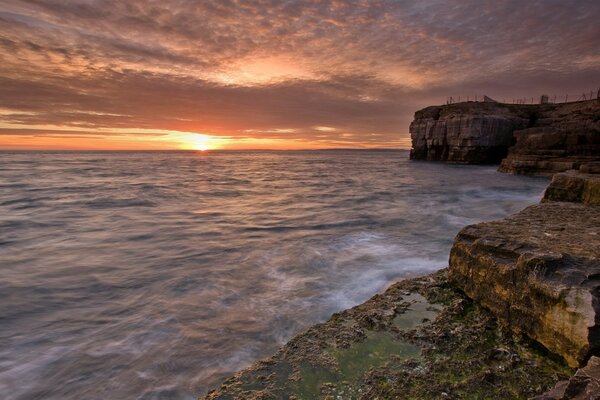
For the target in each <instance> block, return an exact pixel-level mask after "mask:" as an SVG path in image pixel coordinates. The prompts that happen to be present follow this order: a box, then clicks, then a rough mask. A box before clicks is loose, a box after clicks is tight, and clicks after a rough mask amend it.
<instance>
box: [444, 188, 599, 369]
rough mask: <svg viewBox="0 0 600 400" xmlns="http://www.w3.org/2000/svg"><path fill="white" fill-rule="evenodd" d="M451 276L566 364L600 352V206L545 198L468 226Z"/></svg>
mask: <svg viewBox="0 0 600 400" xmlns="http://www.w3.org/2000/svg"><path fill="white" fill-rule="evenodd" d="M552 193H557V191H556V190H554V191H553V190H551V191H550V194H548V195H547V196H549V197H551V196H554V194H552ZM450 278H451V280H452V281H453V282H454V283H455V284H457V285H458V286H459V287H461V288H462V289H463V290H464V292H465V293H466V294H467V295H468V296H469V297H471V298H472V299H474V300H475V301H477V302H479V303H480V304H482V305H483V306H484V307H486V308H488V309H490V310H491V311H492V312H493V313H494V314H495V315H497V316H498V318H499V319H500V320H501V321H503V322H504V323H506V324H507V325H508V326H510V327H511V328H512V329H514V330H516V331H520V332H523V333H525V334H526V335H528V336H529V337H530V338H532V339H534V340H536V341H537V342H539V343H541V344H543V345H544V346H545V347H546V348H547V349H549V350H551V351H552V352H554V353H556V354H558V355H560V356H562V357H563V358H564V359H565V360H566V361H567V362H568V363H569V365H571V366H578V365H580V364H581V363H583V362H585V361H586V360H587V358H588V357H589V356H590V355H592V354H594V353H596V354H597V353H598V352H599V351H600V207H597V206H589V205H585V204H582V203H566V202H552V201H548V202H545V203H543V204H540V205H535V206H531V207H528V208H526V209H524V210H523V211H521V212H519V213H517V214H515V215H513V216H511V217H509V218H507V219H504V220H501V221H494V222H486V223H481V224H477V225H471V226H468V227H466V228H464V229H463V230H461V231H460V232H459V234H458V235H457V237H456V239H455V242H454V245H453V247H452V250H451V253H450Z"/></svg>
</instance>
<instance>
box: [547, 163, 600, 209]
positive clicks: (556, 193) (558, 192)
mask: <svg viewBox="0 0 600 400" xmlns="http://www.w3.org/2000/svg"><path fill="white" fill-rule="evenodd" d="M542 201H543V202H545V201H573V202H579V203H585V204H591V205H600V174H596V175H593V174H583V173H579V172H577V171H569V172H565V173H561V174H556V175H554V176H553V177H552V182H550V185H549V186H548V188H546V192H545V193H544V198H543V199H542Z"/></svg>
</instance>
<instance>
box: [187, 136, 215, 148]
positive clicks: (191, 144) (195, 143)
mask: <svg viewBox="0 0 600 400" xmlns="http://www.w3.org/2000/svg"><path fill="white" fill-rule="evenodd" d="M187 142H188V143H187V144H188V148H190V149H192V150H198V151H206V150H210V149H211V148H212V147H211V145H210V137H208V136H207V135H202V134H199V133H197V134H192V135H190V136H189V137H188V139H187Z"/></svg>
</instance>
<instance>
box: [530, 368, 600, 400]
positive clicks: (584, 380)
mask: <svg viewBox="0 0 600 400" xmlns="http://www.w3.org/2000/svg"><path fill="white" fill-rule="evenodd" d="M599 399H600V358H598V357H591V358H590V360H589V361H588V363H587V365H586V366H585V367H584V368H581V369H579V370H577V372H576V373H575V375H573V376H572V377H571V378H570V379H569V380H564V381H560V382H558V383H557V384H556V385H555V386H554V388H552V389H551V390H550V391H548V392H547V393H544V394H543V395H541V396H536V397H531V398H530V400H599Z"/></svg>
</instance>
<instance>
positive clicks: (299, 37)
mask: <svg viewBox="0 0 600 400" xmlns="http://www.w3.org/2000/svg"><path fill="white" fill-rule="evenodd" d="M599 18H600V3H598V2H597V1H595V0H581V1H578V2H575V3H570V4H565V3H564V2H562V1H555V0H546V1H528V2H522V1H503V2H492V1H483V2H482V1H475V0H465V1H450V2H448V1H441V0H440V1H437V0H429V1H420V2H406V1H391V0H390V1H384V0H380V1H357V2H346V1H335V0H331V1H316V0H315V1H290V2H280V1H275V0H262V1H254V2H246V1H234V0H229V1H221V0H219V1H216V0H215V1H203V2H196V1H187V0H172V1H140V0H132V1H128V2H121V1H116V0H96V1H83V0H81V1H74V2H62V1H49V0H36V1H27V2H26V1H15V0H7V1H4V2H3V4H2V5H0V109H3V110H9V111H10V112H4V113H0V130H2V129H3V130H4V131H5V132H7V131H8V129H10V130H11V131H14V129H16V128H15V127H18V126H21V128H23V129H36V130H37V131H40V132H41V131H43V128H40V127H43V126H49V125H52V126H63V127H70V129H71V128H74V127H75V128H77V127H80V128H83V127H85V128H86V129H94V128H97V129H98V130H106V129H111V128H114V129H116V128H139V129H163V130H180V131H186V132H208V133H210V134H211V135H216V136H219V135H220V136H227V137H231V138H235V137H240V138H242V137H247V136H248V135H249V134H251V135H252V136H253V137H256V138H263V139H264V138H274V139H282V140H283V139H300V140H306V141H311V140H312V141H322V142H323V143H324V142H327V143H334V142H335V143H338V142H339V141H341V143H343V144H345V145H348V146H361V145H369V146H371V145H381V146H390V145H397V144H398V143H399V140H404V142H403V143H406V141H405V138H406V137H407V132H408V124H409V122H410V120H411V118H412V114H413V113H414V111H415V110H417V109H419V108H421V107H423V106H426V105H429V104H436V103H442V102H444V101H445V98H446V97H447V96H458V95H463V96H466V95H471V96H473V95H475V94H488V95H490V96H492V97H497V98H503V97H504V98H514V97H519V96H534V97H537V96H539V94H540V93H541V92H546V93H553V92H557V93H556V94H561V93H562V92H574V93H577V92H580V91H583V90H588V91H589V90H591V89H593V88H594V85H598V82H597V79H598V76H599V72H600V66H599V65H598V63H597V62H594V61H595V60H596V59H597V57H598V54H600V42H599V41H598V37H600V26H599V25H598V24H597V20H598V19H599ZM558 92H560V93H558ZM314 127H332V128H335V130H331V131H323V130H318V129H315V128H314ZM68 131H69V129H65V132H68Z"/></svg>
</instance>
